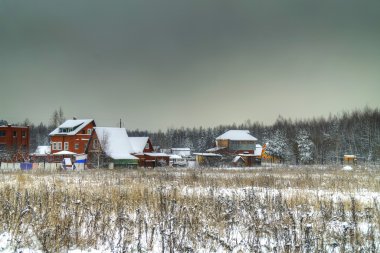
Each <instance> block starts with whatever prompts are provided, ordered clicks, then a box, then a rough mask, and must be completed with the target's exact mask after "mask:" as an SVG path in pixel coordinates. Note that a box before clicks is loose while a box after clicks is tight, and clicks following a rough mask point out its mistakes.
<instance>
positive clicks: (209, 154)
mask: <svg viewBox="0 0 380 253" xmlns="http://www.w3.org/2000/svg"><path fill="white" fill-rule="evenodd" d="M194 155H200V156H210V157H211V156H217V157H222V155H219V154H214V153H194Z"/></svg>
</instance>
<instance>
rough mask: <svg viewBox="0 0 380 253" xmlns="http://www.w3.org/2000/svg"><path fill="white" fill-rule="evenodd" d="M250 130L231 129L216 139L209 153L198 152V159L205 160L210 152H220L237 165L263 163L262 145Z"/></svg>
mask: <svg viewBox="0 0 380 253" xmlns="http://www.w3.org/2000/svg"><path fill="white" fill-rule="evenodd" d="M256 142H257V139H256V138H255V137H254V136H252V135H251V134H250V133H249V131H248V130H229V131H227V132H225V133H224V134H222V135H220V136H218V137H217V138H216V139H215V147H214V148H210V149H208V150H207V153H201V154H198V155H197V157H198V159H197V161H203V160H204V159H205V158H207V157H208V156H207V154H208V153H213V154H219V155H222V156H223V160H226V161H228V162H231V161H232V163H233V164H235V165H242V166H252V165H254V164H260V163H261V155H262V147H261V146H260V145H259V144H256Z"/></svg>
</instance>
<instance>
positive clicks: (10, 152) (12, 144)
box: [0, 125, 30, 161]
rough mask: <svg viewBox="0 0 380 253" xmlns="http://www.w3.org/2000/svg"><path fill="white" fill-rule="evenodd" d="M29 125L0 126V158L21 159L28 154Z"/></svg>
mask: <svg viewBox="0 0 380 253" xmlns="http://www.w3.org/2000/svg"><path fill="white" fill-rule="evenodd" d="M29 144H30V135H29V126H12V125H7V126H0V160H8V161H23V160H25V159H27V158H28V156H29Z"/></svg>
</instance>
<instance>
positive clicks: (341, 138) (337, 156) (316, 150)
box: [0, 107, 380, 164]
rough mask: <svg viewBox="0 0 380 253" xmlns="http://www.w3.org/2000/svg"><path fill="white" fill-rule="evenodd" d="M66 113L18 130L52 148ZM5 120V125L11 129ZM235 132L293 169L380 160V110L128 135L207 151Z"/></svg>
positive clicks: (35, 142)
mask: <svg viewBox="0 0 380 253" xmlns="http://www.w3.org/2000/svg"><path fill="white" fill-rule="evenodd" d="M64 120H65V117H64V114H63V110H62V109H61V108H60V109H59V110H55V111H54V112H53V114H52V117H51V121H50V123H49V124H48V125H46V124H43V123H40V124H38V125H35V124H33V123H32V122H30V121H29V120H28V119H26V120H25V121H24V122H20V123H18V125H29V126H30V135H31V140H30V143H31V147H30V150H31V151H33V150H35V148H36V147H37V146H38V145H49V136H48V134H49V133H50V131H52V130H53V129H54V128H55V127H57V126H58V125H60V124H61V123H62V122H64ZM7 123H8V122H7V121H6V120H0V125H3V124H7ZM230 129H246V130H249V131H250V133H251V134H252V135H253V136H255V137H256V138H257V139H258V144H260V145H264V144H266V146H267V149H266V152H267V153H268V154H271V155H275V156H278V157H280V158H281V159H282V160H283V161H284V162H285V163H288V164H333V163H339V162H340V161H341V158H342V156H343V155H344V154H352V155H356V156H357V157H358V159H359V160H361V161H367V162H373V163H376V162H378V161H379V160H380V111H379V109H378V108H376V109H372V108H368V107H365V108H364V109H357V110H354V111H350V112H348V111H345V112H341V113H337V114H334V115H331V114H330V115H329V116H328V117H320V118H312V119H302V120H292V119H286V118H283V117H281V116H279V117H278V119H277V120H276V121H275V123H274V124H272V125H264V124H263V123H260V122H252V121H251V120H247V121H246V122H244V123H242V124H235V123H234V124H231V125H219V126H217V127H208V128H205V127H197V128H195V127H194V128H185V127H181V128H168V129H167V130H166V131H161V130H159V131H156V132H153V131H146V130H139V129H136V130H129V131H128V134H129V136H149V137H150V138H151V140H152V143H153V145H155V146H159V147H160V148H172V147H188V148H191V150H192V151H194V152H195V151H196V152H204V151H206V150H207V149H209V148H212V147H214V146H215V138H216V137H217V136H219V135H221V134H222V133H224V132H225V131H227V130H230Z"/></svg>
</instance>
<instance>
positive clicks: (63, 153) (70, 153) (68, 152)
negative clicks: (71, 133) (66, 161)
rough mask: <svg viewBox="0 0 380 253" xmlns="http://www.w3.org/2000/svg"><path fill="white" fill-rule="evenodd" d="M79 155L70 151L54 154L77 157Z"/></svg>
mask: <svg viewBox="0 0 380 253" xmlns="http://www.w3.org/2000/svg"><path fill="white" fill-rule="evenodd" d="M76 154H77V153H74V152H71V151H68V150H62V151H59V152H57V153H54V154H53V155H76Z"/></svg>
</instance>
